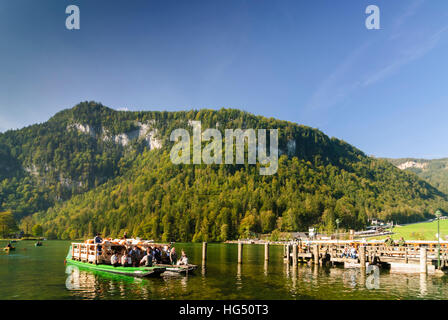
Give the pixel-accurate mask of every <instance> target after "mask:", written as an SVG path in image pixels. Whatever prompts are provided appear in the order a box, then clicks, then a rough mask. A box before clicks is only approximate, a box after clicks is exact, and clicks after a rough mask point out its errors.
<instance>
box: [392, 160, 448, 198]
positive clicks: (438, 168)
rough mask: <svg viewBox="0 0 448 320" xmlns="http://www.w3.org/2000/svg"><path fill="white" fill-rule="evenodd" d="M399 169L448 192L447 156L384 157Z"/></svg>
mask: <svg viewBox="0 0 448 320" xmlns="http://www.w3.org/2000/svg"><path fill="white" fill-rule="evenodd" d="M386 160H387V161H389V162H390V163H392V164H393V165H395V166H397V167H398V168H399V169H402V170H406V171H408V172H413V173H415V174H416V175H418V176H419V177H420V178H422V179H423V180H425V181H427V182H429V183H430V184H431V185H433V186H434V187H435V188H437V189H439V190H440V191H442V192H443V193H445V194H448V158H442V159H432V160H428V159H414V158H401V159H386Z"/></svg>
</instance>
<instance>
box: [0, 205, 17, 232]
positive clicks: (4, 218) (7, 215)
mask: <svg viewBox="0 0 448 320" xmlns="http://www.w3.org/2000/svg"><path fill="white" fill-rule="evenodd" d="M15 231H17V225H16V221H15V220H14V215H13V214H12V212H11V211H6V212H0V233H1V235H2V237H3V238H6V237H8V236H9V235H10V234H11V233H13V232H15Z"/></svg>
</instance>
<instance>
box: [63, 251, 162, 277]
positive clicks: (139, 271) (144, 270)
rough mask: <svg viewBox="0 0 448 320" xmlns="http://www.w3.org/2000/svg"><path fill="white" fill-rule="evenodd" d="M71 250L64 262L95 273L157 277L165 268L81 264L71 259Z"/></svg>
mask: <svg viewBox="0 0 448 320" xmlns="http://www.w3.org/2000/svg"><path fill="white" fill-rule="evenodd" d="M71 252H72V248H71V247H70V249H69V251H68V254H67V257H66V262H67V263H68V264H71V265H75V266H78V267H80V268H85V269H90V270H97V271H103V272H109V273H114V274H121V275H126V276H132V277H139V278H144V277H158V276H160V275H161V274H162V273H164V272H165V270H166V268H164V267H159V266H154V267H121V266H119V267H114V266H112V265H108V264H95V263H88V262H82V261H78V260H73V259H72V254H71Z"/></svg>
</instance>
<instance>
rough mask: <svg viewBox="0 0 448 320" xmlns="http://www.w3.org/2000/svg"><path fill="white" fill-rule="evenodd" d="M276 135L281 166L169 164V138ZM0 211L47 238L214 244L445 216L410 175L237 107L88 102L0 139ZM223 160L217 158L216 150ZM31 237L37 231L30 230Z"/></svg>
mask: <svg viewBox="0 0 448 320" xmlns="http://www.w3.org/2000/svg"><path fill="white" fill-rule="evenodd" d="M190 120H200V121H201V123H202V128H203V130H204V129H205V128H217V129H219V130H220V131H221V132H224V129H226V128H233V129H236V128H242V129H245V128H252V129H271V128H276V129H279V148H280V151H281V154H282V155H281V156H280V158H279V169H278V172H277V173H276V174H275V175H272V176H262V175H260V174H259V168H258V166H259V165H248V164H246V165H225V164H222V165H204V164H202V165H174V164H172V163H171V161H170V158H169V152H170V150H171V147H172V146H173V142H171V141H170V140H169V136H170V133H171V132H172V130H174V129H177V128H185V129H187V130H190V132H191V127H190V126H189V125H188V123H189V121H190ZM0 146H1V151H0V155H1V158H0V211H12V212H13V213H14V215H15V217H16V220H21V221H20V222H21V223H20V226H21V228H22V229H27V230H32V229H33V226H35V225H36V224H37V225H39V227H40V225H42V228H43V229H42V232H43V233H44V235H45V236H47V237H49V238H56V237H57V238H62V239H69V238H72V239H74V238H81V237H87V236H92V234H93V233H94V232H98V231H99V232H102V233H103V234H104V235H111V236H118V235H119V234H121V233H122V232H124V231H125V230H127V231H128V232H130V233H132V234H133V235H134V236H140V237H144V238H152V239H161V240H164V241H168V240H181V241H202V240H206V241H219V240H227V239H235V238H239V237H247V236H249V235H250V234H253V233H270V232H273V231H274V232H275V231H305V230H307V228H308V227H310V226H315V227H318V228H321V229H324V230H329V231H331V230H333V229H334V227H335V222H334V221H335V219H336V218H339V219H340V220H341V221H342V223H341V226H342V227H345V228H356V229H358V228H362V227H364V226H365V225H366V224H367V222H368V219H370V218H374V217H376V218H381V219H385V220H394V221H396V222H409V221H417V220H421V219H423V218H425V217H426V216H428V215H430V214H432V213H433V212H434V210H435V209H436V208H441V209H442V210H443V209H446V208H448V203H447V201H446V200H447V197H446V195H445V194H444V193H442V192H440V191H439V190H437V189H436V188H434V187H432V186H431V185H430V184H428V183H427V182H425V181H423V180H421V179H420V178H418V177H417V176H416V175H415V174H413V173H408V172H405V171H401V170H399V169H397V168H396V167H394V166H393V165H392V164H391V163H389V162H388V161H386V160H382V159H374V158H371V157H367V156H366V155H365V154H364V153H363V152H361V151H360V150H358V149H356V148H355V147H353V146H351V145H349V144H347V143H345V142H344V141H341V140H338V139H335V138H329V137H328V136H326V135H325V134H323V133H322V132H320V131H319V130H316V129H313V128H310V127H306V126H303V125H297V124H295V123H291V122H287V121H280V120H276V119H273V118H269V119H268V118H265V117H261V116H255V115H252V114H249V113H247V112H243V111H239V110H234V109H221V110H219V111H216V110H191V111H182V112H129V111H127V112H125V111H115V110H112V109H109V108H107V107H104V106H102V105H101V104H98V103H95V102H84V103H81V104H79V105H77V106H75V107H74V108H72V109H68V110H64V111H61V112H59V113H58V114H56V115H55V116H54V117H53V118H51V119H50V120H49V121H47V122H45V123H43V124H37V125H33V126H30V127H27V128H24V129H21V130H15V131H8V132H5V133H4V134H0ZM223 152H224V150H223ZM39 230H40V229H39Z"/></svg>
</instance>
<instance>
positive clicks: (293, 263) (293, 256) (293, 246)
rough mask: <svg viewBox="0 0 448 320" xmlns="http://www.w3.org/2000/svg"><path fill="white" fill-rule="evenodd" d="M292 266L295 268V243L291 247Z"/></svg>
mask: <svg viewBox="0 0 448 320" xmlns="http://www.w3.org/2000/svg"><path fill="white" fill-rule="evenodd" d="M292 265H293V267H297V243H294V244H293V245H292Z"/></svg>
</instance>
